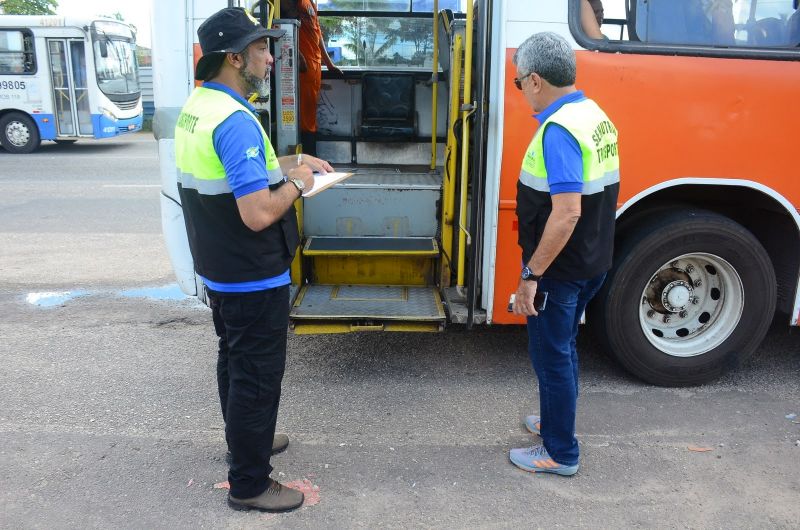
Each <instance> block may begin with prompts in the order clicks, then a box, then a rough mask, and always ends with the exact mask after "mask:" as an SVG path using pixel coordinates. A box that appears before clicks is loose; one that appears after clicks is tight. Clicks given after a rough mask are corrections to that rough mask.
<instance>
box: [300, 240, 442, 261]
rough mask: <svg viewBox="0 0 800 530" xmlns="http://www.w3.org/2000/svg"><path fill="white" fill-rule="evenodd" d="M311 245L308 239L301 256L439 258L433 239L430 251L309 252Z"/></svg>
mask: <svg viewBox="0 0 800 530" xmlns="http://www.w3.org/2000/svg"><path fill="white" fill-rule="evenodd" d="M311 243H312V241H311V239H309V240H307V241H306V244H305V245H303V256H420V257H432V258H433V257H438V256H439V243H438V242H437V241H436V240H435V239H431V243H433V249H431V250H391V249H389V250H386V249H381V250H358V249H343V250H309V248H308V246H309V245H310V244H311Z"/></svg>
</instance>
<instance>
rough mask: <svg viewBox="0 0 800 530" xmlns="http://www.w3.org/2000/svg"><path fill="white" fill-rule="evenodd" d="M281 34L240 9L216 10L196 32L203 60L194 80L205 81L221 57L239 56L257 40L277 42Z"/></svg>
mask: <svg viewBox="0 0 800 530" xmlns="http://www.w3.org/2000/svg"><path fill="white" fill-rule="evenodd" d="M284 33H285V31H284V30H282V29H267V28H265V27H264V26H262V25H261V24H260V23H259V22H258V20H256V19H255V17H253V15H251V14H250V13H249V12H248V11H247V10H246V9H244V8H242V7H226V8H225V9H221V10H219V11H217V12H216V13H214V14H213V15H211V16H210V17H208V19H206V21H205V22H203V23H202V24H200V27H199V28H197V37H198V39H199V40H200V49H201V50H202V51H203V56H202V57H201V58H200V60H199V61H198V63H197V68H196V69H195V73H194V78H195V79H198V80H200V81H205V80H207V79H208V78H209V76H211V75H212V74H214V72H215V70H217V67H218V66H219V60H220V59H221V55H224V54H226V53H240V52H242V51H243V50H244V49H245V48H247V47H248V46H249V45H250V43H252V42H255V41H257V40H258V39H263V38H264V37H269V38H272V39H278V38H280V37H282V36H283V34H284Z"/></svg>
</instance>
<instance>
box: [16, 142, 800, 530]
mask: <svg viewBox="0 0 800 530" xmlns="http://www.w3.org/2000/svg"><path fill="white" fill-rule="evenodd" d="M0 186H1V188H0V189H2V194H0V307H2V310H3V311H2V318H1V319H0V337H2V339H1V340H0V348H1V349H2V350H1V351H2V363H0V440H2V441H1V442H0V482H1V483H2V488H1V489H0V527H7V528H43V529H52V528H213V529H219V528H256V527H258V528H260V527H277V526H281V527H289V528H381V527H391V528H406V527H410V528H555V527H586V528H637V527H646V528H720V529H722V528H724V529H729V528H797V525H798V521H800V423H798V422H800V419H798V418H797V417H794V418H793V416H792V414H798V415H800V330H798V329H794V330H791V329H790V328H788V327H787V326H786V325H785V322H786V318H785V317H784V318H783V319H781V320H776V323H775V325H774V326H773V328H772V330H771V332H770V333H769V335H768V337H767V339H766V341H765V342H764V344H763V345H762V347H761V349H760V350H759V352H758V354H757V356H756V357H754V358H753V359H752V360H751V361H749V362H748V363H746V364H745V365H744V366H742V367H740V368H739V369H737V370H736V371H735V372H733V373H730V374H728V375H727V376H725V377H724V378H723V379H721V380H720V381H717V382H715V383H713V384H709V385H706V386H702V387H697V388H683V389H664V388H657V387H652V386H648V385H645V384H643V383H641V382H639V381H638V380H636V379H634V378H632V377H631V376H629V375H628V374H627V373H625V372H624V371H623V370H622V368H620V367H619V366H618V365H616V364H615V363H614V362H612V361H611V360H609V359H608V358H607V357H606V356H605V355H604V354H603V352H602V351H599V350H598V348H597V347H596V346H595V341H594V340H593V339H592V337H591V335H590V333H588V332H587V330H584V331H582V334H581V336H580V344H579V347H580V351H581V356H582V368H581V369H582V388H581V398H580V402H579V416H578V434H579V438H580V441H581V451H582V455H583V456H582V467H581V470H580V472H579V473H578V474H577V475H575V476H574V477H572V478H564V477H558V476H540V475H532V474H529V473H526V472H523V471H520V470H518V469H516V468H515V467H514V466H513V465H511V464H510V463H509V461H508V450H509V449H510V448H513V447H522V446H525V445H530V444H532V443H533V442H534V441H535V439H534V437H533V436H532V435H530V434H528V433H526V431H525V430H524V428H523V426H522V423H521V420H522V418H523V417H524V416H525V415H526V414H529V413H533V412H535V410H534V404H535V401H534V396H535V391H536V387H535V383H534V382H533V377H532V371H531V368H530V365H529V362H528V359H527V354H526V340H525V334H524V330H523V329H522V328H490V329H482V330H479V331H473V332H466V331H464V330H463V329H448V331H446V332H445V333H441V334H434V335H427V334H357V335H332V336H318V337H308V336H304V337H299V336H290V339H289V360H288V366H287V371H286V377H285V379H284V386H283V399H282V402H281V412H280V416H279V425H278V427H279V430H281V431H284V432H287V433H289V435H290V437H291V445H290V446H289V449H288V450H287V451H286V452H285V453H283V454H281V455H278V456H276V457H274V459H273V463H274V466H275V469H276V470H275V473H274V475H273V476H274V478H276V479H278V480H280V481H283V482H293V483H295V484H296V485H298V486H299V487H302V488H304V489H305V490H306V491H307V492H308V494H307V497H308V499H309V501H310V502H308V504H307V505H306V506H304V507H303V508H301V509H299V510H297V511H295V512H292V513H289V514H281V515H267V514H260V513H255V512H251V513H240V512H234V511H232V510H230V509H229V508H228V507H227V506H226V504H225V494H226V491H225V490H224V489H222V488H216V487H215V484H219V483H221V482H223V481H225V479H226V473H227V469H226V466H225V462H224V453H225V444H224V436H223V431H222V422H221V415H220V413H219V410H218V409H219V406H218V401H217V396H216V385H215V382H214V373H215V371H214V366H215V351H214V345H215V340H214V339H215V337H214V334H213V331H212V327H211V323H210V312H209V311H208V310H207V309H205V308H204V307H202V306H198V305H197V304H196V303H195V302H194V301H192V300H187V299H182V298H181V297H179V296H176V293H175V290H174V288H173V287H171V286H172V284H173V282H174V280H173V277H172V273H171V269H170V265H169V260H168V258H167V254H166V250H165V248H164V244H163V240H162V238H161V235H160V214H159V199H158V197H159V195H158V194H159V176H158V160H157V148H156V143H155V142H154V141H153V139H152V137H150V136H148V135H146V134H138V135H134V136H130V137H125V138H121V139H117V140H112V141H107V142H88V141H87V142H83V141H82V142H78V143H77V144H75V145H71V146H57V145H54V144H47V143H46V144H44V145H43V146H42V148H41V149H40V150H39V151H38V152H37V153H35V154H32V155H20V156H17V155H10V154H8V153H5V152H1V151H0ZM787 416H788V417H787ZM698 449H703V451H698Z"/></svg>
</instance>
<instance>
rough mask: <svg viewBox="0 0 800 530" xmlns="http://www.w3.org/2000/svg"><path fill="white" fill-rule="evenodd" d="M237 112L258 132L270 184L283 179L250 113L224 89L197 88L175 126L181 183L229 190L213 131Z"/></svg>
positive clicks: (214, 191)
mask: <svg viewBox="0 0 800 530" xmlns="http://www.w3.org/2000/svg"><path fill="white" fill-rule="evenodd" d="M238 111H245V113H246V114H247V115H248V116H250V117H251V118H253V121H254V122H255V123H256V124H258V129H259V130H260V131H261V135H262V137H263V139H264V155H265V158H266V161H267V174H268V175H269V184H270V185H274V184H278V183H280V182H282V181H283V172H282V171H281V167H280V164H279V163H278V157H277V156H275V151H274V150H273V149H272V144H271V143H270V141H269V137H268V136H267V133H266V132H265V131H264V128H263V127H262V126H261V124H260V123H259V122H258V120H257V119H256V117H255V116H254V115H253V113H252V112H250V110H249V109H248V108H247V107H245V106H244V105H242V104H241V103H240V102H238V101H237V100H236V99H234V98H232V97H231V96H230V95H228V94H226V93H225V92H222V91H220V90H214V89H211V88H203V87H198V88H195V89H194V91H193V92H192V94H191V95H190V96H189V99H188V100H187V101H186V105H184V107H183V110H182V111H181V114H180V116H179V117H178V123H177V125H176V126H175V164H176V166H177V168H178V182H179V183H180V184H181V186H183V187H184V188H186V189H194V190H197V191H198V192H199V193H202V194H203V195H221V194H225V193H231V188H230V185H229V184H228V180H227V179H226V178H225V168H224V167H223V165H222V161H221V160H220V159H219V156H218V155H217V152H216V151H215V150H214V130H215V129H216V128H217V127H218V126H219V125H220V124H221V123H222V122H224V121H225V120H226V119H228V117H229V116H231V115H232V114H233V113H234V112H238Z"/></svg>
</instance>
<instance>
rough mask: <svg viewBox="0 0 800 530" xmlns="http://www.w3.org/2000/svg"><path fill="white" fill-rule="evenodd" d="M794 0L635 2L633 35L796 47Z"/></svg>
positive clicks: (658, 40) (647, 39)
mask: <svg viewBox="0 0 800 530" xmlns="http://www.w3.org/2000/svg"><path fill="white" fill-rule="evenodd" d="M793 3H794V2H793V0H770V1H767V0H738V1H737V2H733V0H636V2H635V3H633V4H632V6H631V7H632V11H633V12H632V15H633V16H634V17H635V21H636V23H635V27H636V35H637V36H638V38H639V39H640V40H641V41H642V42H648V43H657V44H678V45H680V44H690V45H691V44H695V45H706V46H744V47H758V48H781V47H794V46H797V45H798V44H800V42H798V38H797V35H796V33H797V29H796V27H797V25H798V23H800V21H798V17H800V15H797V14H796V10H795V8H794V5H793Z"/></svg>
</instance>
